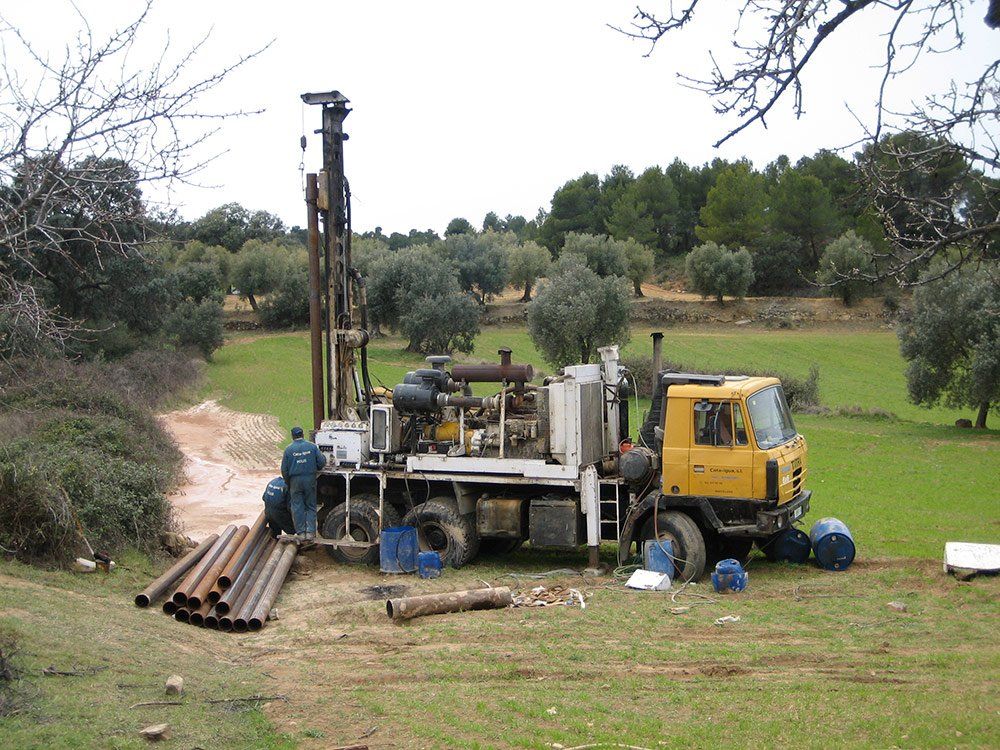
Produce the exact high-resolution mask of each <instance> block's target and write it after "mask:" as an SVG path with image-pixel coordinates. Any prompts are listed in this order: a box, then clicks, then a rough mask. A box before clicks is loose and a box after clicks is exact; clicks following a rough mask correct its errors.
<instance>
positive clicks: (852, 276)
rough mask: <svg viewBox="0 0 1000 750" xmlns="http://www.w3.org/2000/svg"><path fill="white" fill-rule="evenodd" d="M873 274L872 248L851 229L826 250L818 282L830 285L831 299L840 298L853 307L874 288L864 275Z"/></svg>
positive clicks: (820, 265) (817, 276) (828, 288)
mask: <svg viewBox="0 0 1000 750" xmlns="http://www.w3.org/2000/svg"><path fill="white" fill-rule="evenodd" d="M872 271H873V266H872V247H871V245H869V244H868V242H867V241H866V240H864V239H862V238H861V237H859V236H858V235H856V234H855V233H854V231H853V230H848V231H847V232H844V233H843V234H842V235H840V237H838V238H837V239H835V240H834V241H833V242H831V243H830V244H829V245H828V246H827V248H826V250H824V251H823V257H822V258H821V259H820V261H819V270H818V271H817V272H816V281H818V282H819V283H820V284H824V285H827V286H826V293H827V294H829V295H830V296H831V297H840V299H841V300H842V301H843V303H844V304H845V305H851V304H853V303H854V302H855V301H857V300H859V299H861V298H862V297H863V296H864V295H865V293H866V292H867V291H869V290H870V289H871V283H870V282H868V281H866V280H865V279H864V278H862V276H863V275H865V274H871V273H872Z"/></svg>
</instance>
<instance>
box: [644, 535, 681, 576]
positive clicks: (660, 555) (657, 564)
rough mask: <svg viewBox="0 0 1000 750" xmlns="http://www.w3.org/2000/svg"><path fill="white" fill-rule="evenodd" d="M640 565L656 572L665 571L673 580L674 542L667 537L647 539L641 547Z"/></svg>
mask: <svg viewBox="0 0 1000 750" xmlns="http://www.w3.org/2000/svg"><path fill="white" fill-rule="evenodd" d="M642 567H644V568H645V569H646V570H652V571H654V572H656V573H666V574H667V575H668V576H670V580H671V581H672V580H674V578H675V575H674V544H673V542H671V541H670V540H669V539H661V540H660V541H656V540H655V539H647V540H646V543H645V544H644V545H643V547H642Z"/></svg>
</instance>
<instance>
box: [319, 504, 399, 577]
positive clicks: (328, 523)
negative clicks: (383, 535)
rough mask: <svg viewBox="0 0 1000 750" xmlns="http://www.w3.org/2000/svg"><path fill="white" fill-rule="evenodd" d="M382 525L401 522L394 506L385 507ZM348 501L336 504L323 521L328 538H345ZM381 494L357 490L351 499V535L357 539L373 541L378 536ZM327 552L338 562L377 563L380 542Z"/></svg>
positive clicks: (324, 532)
mask: <svg viewBox="0 0 1000 750" xmlns="http://www.w3.org/2000/svg"><path fill="white" fill-rule="evenodd" d="M383 513H384V516H385V517H384V519H383V522H382V526H383V528H389V527H390V526H398V525H399V514H398V513H397V512H396V510H395V508H393V507H392V506H391V505H388V504H387V505H385V507H384V509H383ZM346 517H347V504H346V503H341V504H340V505H337V506H335V507H334V508H333V509H332V510H331V511H330V512H329V513H328V514H327V516H326V520H325V521H324V522H323V536H324V537H325V538H326V539H343V538H344V537H345V536H346V528H345V527H346V524H345V520H346ZM378 534H379V523H378V497H377V496H374V495H370V494H368V493H360V492H359V493H358V494H357V495H355V496H354V497H352V498H351V538H352V539H354V540H355V541H358V542H374V541H376V540H377V539H378ZM326 553H327V554H328V555H329V556H330V557H332V558H333V559H334V560H336V561H337V562H342V563H348V564H353V565H378V564H379V552H378V545H375V546H372V547H361V548H358V547H327V548H326Z"/></svg>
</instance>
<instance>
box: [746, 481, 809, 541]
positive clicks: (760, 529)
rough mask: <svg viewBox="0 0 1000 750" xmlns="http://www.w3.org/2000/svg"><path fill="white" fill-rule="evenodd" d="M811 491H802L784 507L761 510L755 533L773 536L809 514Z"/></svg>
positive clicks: (758, 514)
mask: <svg viewBox="0 0 1000 750" xmlns="http://www.w3.org/2000/svg"><path fill="white" fill-rule="evenodd" d="M810 498H812V491H811V490H802V492H800V493H799V494H798V495H796V496H795V497H794V498H792V499H791V500H789V501H788V502H787V503H785V504H784V505H779V506H778V507H777V508H775V509H774V510H762V511H760V512H758V513H757V533H758V534H774V533H776V532H779V531H783V530H784V529H787V528H789V527H790V526H791V525H792V524H793V523H795V521H797V520H798V519H800V518H802V516H804V515H805V514H806V513H808V512H809V500H810Z"/></svg>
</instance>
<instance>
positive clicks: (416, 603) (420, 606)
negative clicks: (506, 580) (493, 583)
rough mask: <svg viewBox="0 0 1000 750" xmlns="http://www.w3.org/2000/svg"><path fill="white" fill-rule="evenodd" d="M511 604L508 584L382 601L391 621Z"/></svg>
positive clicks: (511, 598) (498, 607)
mask: <svg viewBox="0 0 1000 750" xmlns="http://www.w3.org/2000/svg"><path fill="white" fill-rule="evenodd" d="M512 603H513V597H512V596H511V593H510V589H509V588H508V587H507V586H497V587H495V588H488V589H471V590H469V591H452V592H450V593H447V594H425V595H423V596H407V597H402V598H399V599H389V600H387V601H386V603H385V611H386V614H387V615H389V617H391V618H392V619H393V620H410V619H412V618H414V617H424V616H425V615H442V614H445V613H448V612H465V611H467V610H472V609H502V608H504V607H509V606H511V604H512Z"/></svg>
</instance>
